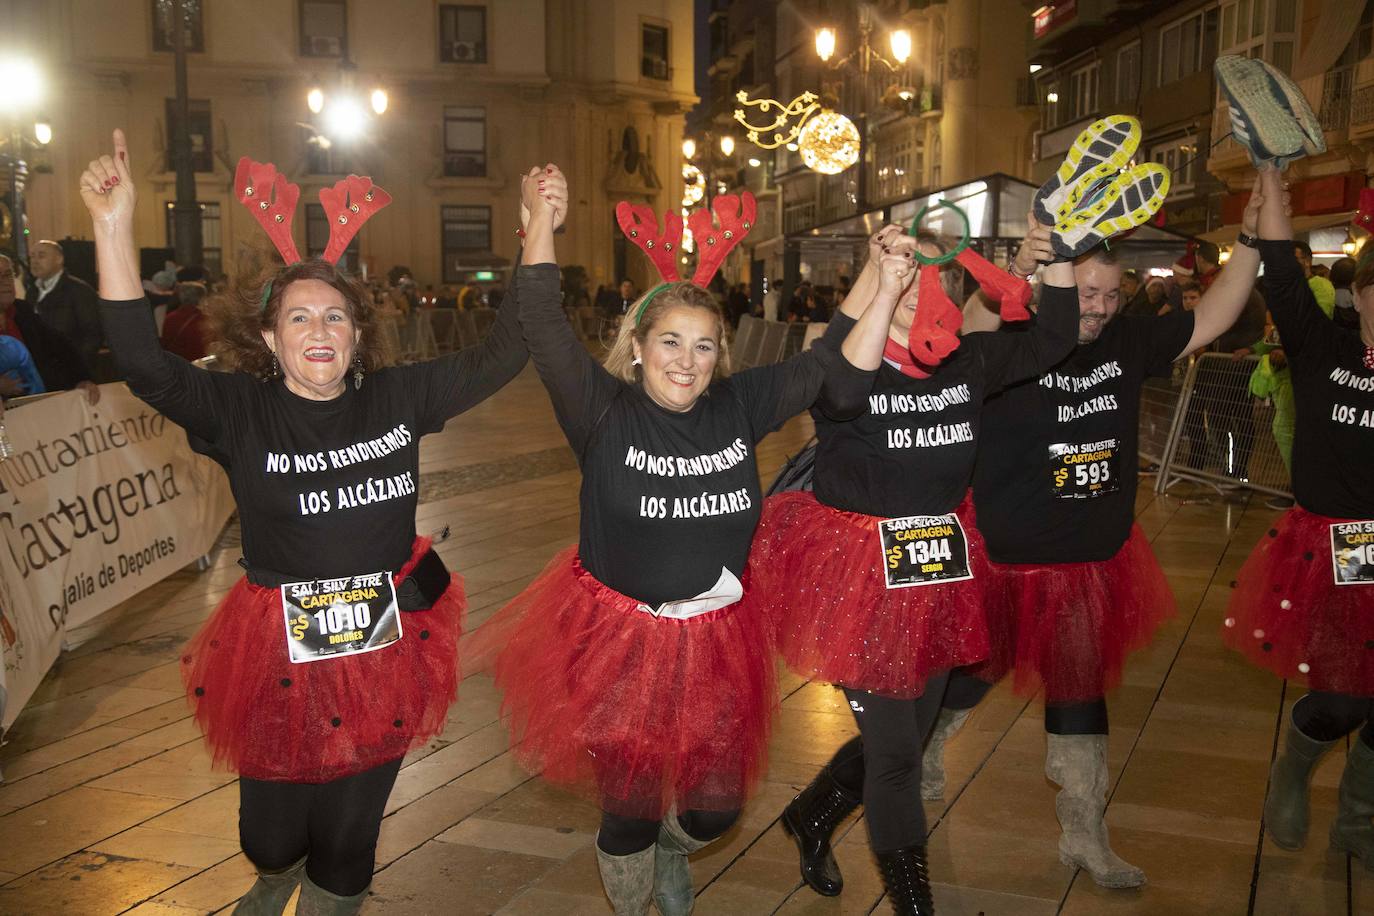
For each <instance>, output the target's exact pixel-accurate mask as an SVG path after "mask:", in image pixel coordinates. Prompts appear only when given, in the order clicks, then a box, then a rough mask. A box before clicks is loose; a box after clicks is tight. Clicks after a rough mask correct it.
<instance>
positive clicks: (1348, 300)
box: [1313, 258, 1360, 330]
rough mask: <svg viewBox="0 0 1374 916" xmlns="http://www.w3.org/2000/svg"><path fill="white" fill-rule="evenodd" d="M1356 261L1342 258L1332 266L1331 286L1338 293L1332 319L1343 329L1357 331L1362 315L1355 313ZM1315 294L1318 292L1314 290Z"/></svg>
mask: <svg viewBox="0 0 1374 916" xmlns="http://www.w3.org/2000/svg"><path fill="white" fill-rule="evenodd" d="M1355 267H1356V261H1355V259H1354V258H1341V259H1339V260H1338V261H1336V263H1334V264H1332V265H1331V278H1330V279H1331V286H1332V288H1333V289H1334V290H1335V291H1336V298H1335V304H1334V312H1333V314H1332V316H1331V317H1332V319H1333V320H1334V321H1335V322H1336V324H1338V325H1340V326H1341V327H1343V328H1351V329H1352V330H1353V329H1356V328H1358V327H1359V326H1360V315H1359V313H1358V312H1356V311H1355V294H1354V293H1353V292H1352V291H1351V288H1350V287H1351V284H1352V283H1353V282H1354V280H1355ZM1313 292H1314V293H1315V292H1316V291H1315V290H1313Z"/></svg>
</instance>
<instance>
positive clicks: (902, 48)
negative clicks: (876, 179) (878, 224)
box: [816, 3, 912, 212]
mask: <svg viewBox="0 0 1374 916" xmlns="http://www.w3.org/2000/svg"><path fill="white" fill-rule="evenodd" d="M858 12H859V43H858V46H857V47H856V48H855V49H854V50H853V51H851V52H849V54H847V55H845V56H844V57H843V58H841V59H840V60H838V61H835V62H834V63H831V62H830V58H831V57H833V56H834V54H835V30H834V29H833V28H829V27H825V28H820V29H817V30H816V55H817V56H818V57H819V58H820V59H821V61H822V62H824V63H826V64H827V65H828V66H829V67H830V69H832V70H839V69H841V68H842V67H844V66H846V65H847V64H849V63H851V62H852V63H854V64H855V65H857V66H858V68H859V115H858V118H857V119H856V120H857V122H858V125H857V126H858V131H859V161H858V166H859V171H858V175H857V183H858V194H857V195H856V197H855V204H856V206H857V208H858V210H859V211H860V212H863V211H864V210H867V209H868V187H867V185H868V96H869V90H868V80H869V73H870V71H871V69H872V65H873V62H874V61H877V62H879V63H881V64H882V65H883V66H884V67H886V68H887V69H888V71H889V72H891V73H898V72H900V71H901V70H902V69H903V68H904V67H905V66H906V62H907V61H908V60H910V59H911V48H912V44H911V32H910V31H908V30H906V29H894V30H892V31H891V32H890V33H889V34H888V46H889V48H890V50H891V52H892V58H893V59H892V60H888V59H887V57H885V56H884V55H883V52H882V51H880V50H878V49H877V48H875V47H874V46H873V37H874V36H873V32H874V29H875V25H874V13H873V8H872V7H871V6H870V5H869V4H867V3H860V4H859V5H858Z"/></svg>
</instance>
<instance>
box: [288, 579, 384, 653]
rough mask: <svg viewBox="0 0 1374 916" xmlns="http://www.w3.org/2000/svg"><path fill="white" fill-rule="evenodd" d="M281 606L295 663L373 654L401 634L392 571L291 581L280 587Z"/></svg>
mask: <svg viewBox="0 0 1374 916" xmlns="http://www.w3.org/2000/svg"><path fill="white" fill-rule="evenodd" d="M281 606H282V613H283V614H284V615H285V618H286V646H287V651H288V653H289V654H290V656H291V661H292V662H293V663H297V662H318V661H323V660H324V659H329V658H337V657H339V656H342V655H352V654H355V653H359V652H371V651H373V650H374V649H383V648H386V647H387V646H389V645H391V644H392V643H394V642H396V641H397V640H399V639H400V638H401V615H400V611H399V609H398V608H397V606H396V586H395V584H394V582H393V580H392V578H391V573H389V572H377V573H367V574H365V575H361V576H344V577H342V578H339V579H312V580H311V581H309V582H288V583H286V584H285V585H283V586H282V587H281Z"/></svg>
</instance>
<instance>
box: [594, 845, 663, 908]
mask: <svg viewBox="0 0 1374 916" xmlns="http://www.w3.org/2000/svg"><path fill="white" fill-rule="evenodd" d="M656 848H657V847H654V846H650V847H649V848H648V849H642V850H640V851H639V852H632V853H630V854H629V855H628V856H613V855H611V854H610V853H609V852H604V851H603V850H602V849H601V847H599V846H598V847H597V849H596V867H597V870H598V871H600V872H601V886H602V887H603V888H605V890H606V896H607V897H608V898H609V899H610V901H611V909H613V910H614V911H615V916H645V914H647V913H648V912H649V898H650V897H651V896H653V893H654V852H655V849H656Z"/></svg>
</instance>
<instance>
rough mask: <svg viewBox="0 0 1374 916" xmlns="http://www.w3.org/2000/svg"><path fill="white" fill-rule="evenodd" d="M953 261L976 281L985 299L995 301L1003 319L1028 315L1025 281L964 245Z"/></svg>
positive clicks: (1027, 292)
mask: <svg viewBox="0 0 1374 916" xmlns="http://www.w3.org/2000/svg"><path fill="white" fill-rule="evenodd" d="M954 260H956V261H958V262H959V263H960V264H962V265H964V269H965V270H967V271H968V272H969V273H970V274H972V275H973V279H975V280H977V281H978V286H979V287H981V288H982V290H983V292H984V293H986V294H987V296H988V298H990V299H993V300H995V301H996V302H997V303H998V305H999V309H998V311H999V312H1000V313H1001V315H1002V320H1003V321H1025V320H1026V319H1027V318H1029V317H1030V311H1029V310H1028V309H1027V308H1026V306H1027V305H1029V304H1030V300H1031V288H1030V284H1029V283H1027V282H1026V281H1025V280H1022V279H1021V278H1020V277H1013V276H1012V275H1011V274H1009V273H1007V272H1006V271H1005V270H1002V269H1001V268H999V267H994V266H993V265H992V264H991V263H989V262H988V260H987V259H986V258H984V257H983V256H982V255H981V254H979V253H978V252H976V251H974V250H973V249H972V248H965V249H964V250H963V251H961V252H959V254H957V255H956V256H955V258H954Z"/></svg>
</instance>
